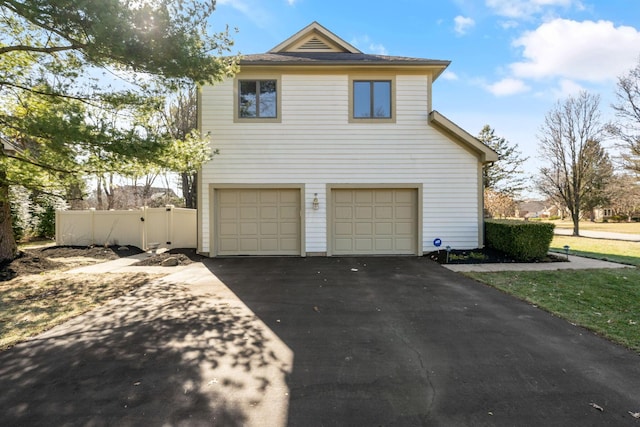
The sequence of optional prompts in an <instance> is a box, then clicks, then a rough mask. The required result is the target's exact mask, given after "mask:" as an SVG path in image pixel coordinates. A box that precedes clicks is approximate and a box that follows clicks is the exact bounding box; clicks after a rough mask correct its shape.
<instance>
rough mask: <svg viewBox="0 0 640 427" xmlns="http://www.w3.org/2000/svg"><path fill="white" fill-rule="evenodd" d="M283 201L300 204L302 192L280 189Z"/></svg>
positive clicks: (281, 200)
mask: <svg viewBox="0 0 640 427" xmlns="http://www.w3.org/2000/svg"><path fill="white" fill-rule="evenodd" d="M278 194H279V197H280V202H281V203H291V204H296V205H297V204H298V202H299V200H300V193H299V192H297V191H280V192H279V193H278Z"/></svg>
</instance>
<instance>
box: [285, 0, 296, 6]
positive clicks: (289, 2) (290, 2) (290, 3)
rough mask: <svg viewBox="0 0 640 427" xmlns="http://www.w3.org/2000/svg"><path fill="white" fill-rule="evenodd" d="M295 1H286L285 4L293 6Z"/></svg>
mask: <svg viewBox="0 0 640 427" xmlns="http://www.w3.org/2000/svg"><path fill="white" fill-rule="evenodd" d="M296 1H297V0H287V3H288V4H289V6H293V5H295V4H296Z"/></svg>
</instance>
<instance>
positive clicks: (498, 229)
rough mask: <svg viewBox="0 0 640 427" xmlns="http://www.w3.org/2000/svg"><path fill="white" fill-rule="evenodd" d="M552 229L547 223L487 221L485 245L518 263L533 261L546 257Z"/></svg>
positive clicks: (553, 226) (553, 225)
mask: <svg viewBox="0 0 640 427" xmlns="http://www.w3.org/2000/svg"><path fill="white" fill-rule="evenodd" d="M554 228H555V224H550V223H548V222H529V221H516V220H490V221H489V220H487V221H485V223H484V232H485V243H486V245H487V246H488V247H490V248H493V249H496V250H499V251H501V252H504V253H506V254H508V255H511V256H512V257H513V258H515V259H517V260H518V261H525V262H529V261H535V260H539V259H542V258H544V257H545V256H547V252H549V245H550V244H551V240H552V239H553V229H554Z"/></svg>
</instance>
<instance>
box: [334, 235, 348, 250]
mask: <svg viewBox="0 0 640 427" xmlns="http://www.w3.org/2000/svg"><path fill="white" fill-rule="evenodd" d="M333 249H334V252H336V253H352V252H353V240H352V239H350V238H349V239H342V238H340V237H336V238H335V240H334V244H333Z"/></svg>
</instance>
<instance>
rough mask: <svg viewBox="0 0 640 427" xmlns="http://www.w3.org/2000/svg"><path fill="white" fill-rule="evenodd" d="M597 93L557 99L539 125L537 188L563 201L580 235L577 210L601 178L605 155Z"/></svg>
mask: <svg viewBox="0 0 640 427" xmlns="http://www.w3.org/2000/svg"><path fill="white" fill-rule="evenodd" d="M599 106H600V97H599V96H598V95H593V94H589V93H588V92H584V91H583V92H581V93H580V94H578V95H576V96H575V97H574V96H570V97H569V98H567V99H566V100H565V101H564V102H562V103H561V102H558V104H556V106H555V107H554V108H553V109H552V110H551V111H549V112H548V113H547V115H546V116H545V121H544V124H543V125H542V127H541V128H540V135H539V136H538V139H539V141H540V146H539V147H540V148H539V153H540V158H541V159H542V160H543V161H545V162H546V166H545V167H543V168H541V169H540V177H539V179H538V189H539V190H540V191H541V192H543V193H544V194H546V195H547V196H549V197H551V198H556V199H561V200H563V201H564V203H565V204H566V206H567V208H568V210H569V213H570V214H571V219H572V221H573V235H574V236H579V235H580V210H581V209H582V208H583V206H584V202H585V200H587V199H588V197H589V194H590V192H591V191H592V188H593V185H594V182H596V181H597V180H598V179H599V178H600V174H601V173H602V171H603V170H604V169H605V168H604V167H603V163H604V162H609V159H608V157H607V156H606V153H605V152H604V150H602V147H601V145H600V141H601V139H602V137H603V134H604V127H603V124H602V122H601V116H600V111H599Z"/></svg>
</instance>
